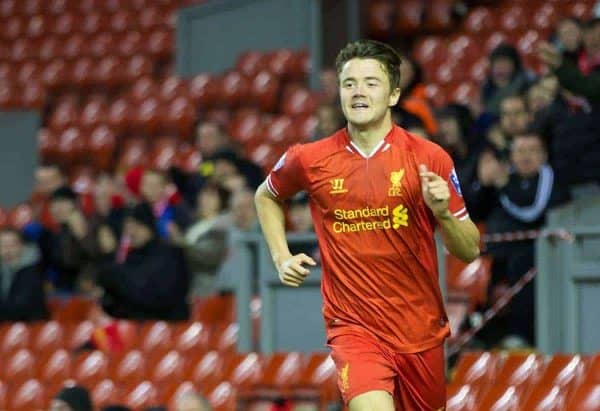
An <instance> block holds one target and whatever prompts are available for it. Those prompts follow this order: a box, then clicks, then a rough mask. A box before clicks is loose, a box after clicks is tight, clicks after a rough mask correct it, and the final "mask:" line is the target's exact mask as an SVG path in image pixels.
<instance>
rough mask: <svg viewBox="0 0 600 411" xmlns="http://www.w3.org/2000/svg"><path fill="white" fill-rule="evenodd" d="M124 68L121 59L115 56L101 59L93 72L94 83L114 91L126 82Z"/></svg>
mask: <svg viewBox="0 0 600 411" xmlns="http://www.w3.org/2000/svg"><path fill="white" fill-rule="evenodd" d="M124 66H125V62H124V60H123V59H120V58H118V57H116V56H106V57H103V58H102V59H101V60H100V61H99V62H98V65H97V67H96V69H95V71H94V82H95V83H96V84H101V85H102V86H103V87H105V88H108V89H115V88H116V87H118V86H120V85H122V84H124V83H125V82H126V78H125V72H124V70H123V67H124Z"/></svg>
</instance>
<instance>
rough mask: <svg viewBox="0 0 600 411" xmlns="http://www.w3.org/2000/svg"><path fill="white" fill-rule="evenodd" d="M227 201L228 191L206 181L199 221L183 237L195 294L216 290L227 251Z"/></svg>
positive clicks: (204, 293)
mask: <svg viewBox="0 0 600 411" xmlns="http://www.w3.org/2000/svg"><path fill="white" fill-rule="evenodd" d="M228 204H229V191H227V190H225V189H224V188H222V187H220V186H219V185H217V184H213V183H206V184H205V185H204V187H202V189H201V190H200V192H199V193H198V201H197V206H196V222H195V223H193V224H192V225H191V226H190V228H188V230H187V231H186V233H185V235H184V236H183V237H182V238H181V240H180V244H181V245H182V246H183V247H184V250H185V256H186V261H187V263H188V267H189V268H190V271H191V272H192V281H191V287H190V290H191V293H192V295H195V296H201V295H207V294H210V293H211V292H212V291H213V283H214V279H215V274H216V271H217V269H218V267H219V266H220V265H221V263H222V262H223V259H224V258H225V255H226V251H227V243H226V232H227V226H228V225H229V223H230V218H229V215H228V214H227V206H228Z"/></svg>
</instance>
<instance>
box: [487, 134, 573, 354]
mask: <svg viewBox="0 0 600 411" xmlns="http://www.w3.org/2000/svg"><path fill="white" fill-rule="evenodd" d="M547 158H548V157H547V152H546V148H545V146H544V142H543V140H542V138H541V137H540V136H539V135H537V134H535V133H525V134H520V135H517V136H515V137H514V140H513V141H512V143H511V148H510V168H508V167H502V166H500V167H497V168H496V169H495V172H494V173H493V175H492V176H491V179H492V184H493V185H494V187H495V188H496V190H497V191H496V192H497V197H498V203H497V206H496V207H494V208H493V210H492V211H491V214H490V215H489V217H488V219H487V222H486V228H487V231H488V233H506V232H514V231H523V230H535V229H539V228H541V227H542V225H543V224H544V219H545V216H546V212H547V211H548V209H550V208H552V207H553V206H556V205H558V204H561V203H564V202H566V201H568V199H569V194H568V191H567V187H566V186H564V185H563V184H561V183H560V181H558V180H557V179H556V178H555V174H554V171H553V170H552V167H550V166H549V165H548V164H547V163H546V161H547ZM487 251H488V252H489V253H490V254H491V255H492V256H493V257H494V263H493V269H492V270H493V278H492V286H493V287H494V286H501V285H502V284H506V285H509V286H510V285H513V284H515V283H516V282H517V281H518V280H519V278H520V277H521V276H522V275H523V274H525V273H526V272H527V271H528V270H529V269H530V268H532V267H533V266H534V244H533V240H522V241H511V242H503V243H491V244H488V248H487ZM533 290H534V285H533V282H532V283H529V284H528V285H527V286H526V287H525V288H524V289H523V290H522V291H521V292H520V293H519V294H517V295H516V296H515V297H514V298H513V300H512V301H511V304H510V307H509V309H508V313H507V315H506V317H505V320H506V324H505V331H504V336H507V335H511V336H517V337H518V338H520V339H521V341H522V343H523V344H525V345H533V344H534V342H535V339H534V323H533V321H534V291H533ZM500 336H502V335H500ZM498 337H499V336H498V335H496V336H494V337H493V340H496V339H497V338H498Z"/></svg>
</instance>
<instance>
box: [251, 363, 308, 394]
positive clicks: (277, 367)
mask: <svg viewBox="0 0 600 411" xmlns="http://www.w3.org/2000/svg"><path fill="white" fill-rule="evenodd" d="M302 365H303V358H302V356H301V354H300V353H298V352H289V353H287V352H286V353H273V354H271V355H269V356H268V357H267V358H265V359H264V361H263V367H262V375H261V378H260V380H258V381H257V382H256V383H255V385H254V386H253V387H252V388H251V393H249V394H247V393H245V394H244V396H245V397H247V396H250V397H253V396H257V395H258V396H265V395H267V396H275V395H286V396H287V395H289V394H290V391H289V389H290V387H292V386H294V385H295V384H297V383H298V381H299V377H300V371H301V368H302ZM274 390H275V391H274ZM282 393H285V394H282Z"/></svg>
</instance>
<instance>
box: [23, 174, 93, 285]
mask: <svg viewBox="0 0 600 411" xmlns="http://www.w3.org/2000/svg"><path fill="white" fill-rule="evenodd" d="M50 212H51V214H52V218H53V219H54V221H56V223H57V224H58V228H57V229H55V230H50V229H45V228H44V229H42V230H41V232H40V234H39V236H38V238H37V241H38V244H39V247H40V250H41V252H42V267H43V269H44V271H45V272H47V273H48V276H49V278H50V280H51V281H52V283H53V285H54V287H55V289H56V290H57V291H60V292H72V291H74V290H75V289H76V288H77V287H78V285H79V284H78V281H79V280H80V276H79V274H80V272H81V270H82V269H83V268H84V267H85V266H86V264H88V263H90V261H91V259H92V257H93V250H92V249H91V246H90V242H89V241H87V240H89V238H88V234H89V230H88V223H87V221H86V218H85V217H84V215H83V212H82V211H81V209H80V208H79V203H78V199H77V195H76V194H75V192H74V191H73V190H71V188H70V187H68V186H63V187H60V188H58V189H56V190H55V191H54V192H53V193H52V195H51V198H50ZM25 232H26V233H27V232H29V230H27V229H26V230H25Z"/></svg>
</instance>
